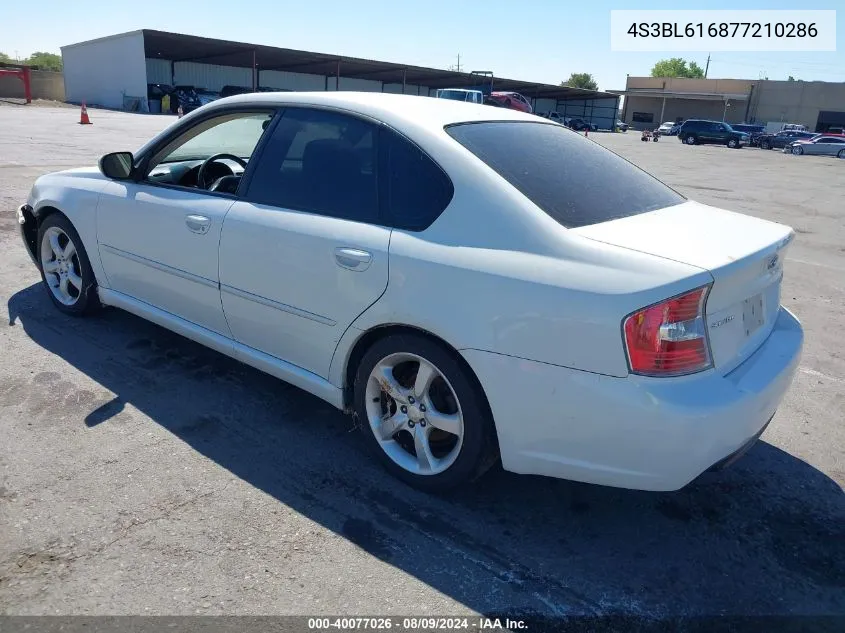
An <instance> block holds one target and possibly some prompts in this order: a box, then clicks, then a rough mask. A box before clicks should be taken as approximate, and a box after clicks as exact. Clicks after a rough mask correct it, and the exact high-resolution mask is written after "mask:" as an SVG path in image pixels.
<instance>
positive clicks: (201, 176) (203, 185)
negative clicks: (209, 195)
mask: <svg viewBox="0 0 845 633" xmlns="http://www.w3.org/2000/svg"><path fill="white" fill-rule="evenodd" d="M224 158H228V159H229V160H232V161H235V162H236V163H237V164H238V165H240V166H241V167H243V168H244V169H246V161H245V160H244V159H243V158H241V157H240V156H235V155H234V154H226V153H223V154H214V155H213V156H209V157H208V158H206V159H205V160H204V161H203V163H202V165H200V168H199V171H198V172H197V187H199V188H200V189H208V188H209V186H211V183H209V182H206V181H205V172H206V170H207V169H208V166H209V165H210V164H211V163H213V162H215V161H218V160H222V159H224ZM230 171H231V170H230Z"/></svg>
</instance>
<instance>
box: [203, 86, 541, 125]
mask: <svg viewBox="0 0 845 633" xmlns="http://www.w3.org/2000/svg"><path fill="white" fill-rule="evenodd" d="M233 105H244V106H258V107H261V106H264V107H284V106H318V107H319V106H324V107H334V108H339V109H344V110H349V111H351V112H356V113H358V114H363V115H365V116H370V117H373V118H375V119H378V120H381V121H384V122H385V123H388V124H396V125H401V124H402V123H412V124H414V125H415V126H423V127H426V128H430V129H435V128H439V129H442V128H443V127H444V126H447V125H450V124H453V123H470V122H477V121H528V122H531V123H537V122H538V120H539V119H538V117H536V116H534V115H532V114H528V113H525V112H520V111H518V110H511V109H505V108H494V107H491V106H486V105H480V104H474V103H468V102H464V101H452V100H450V99H435V98H433V97H420V96H416V95H397V94H385V93H381V92H351V91H349V92H347V91H340V92H265V93H250V94H244V95H236V96H233V97H226V98H225V99H218V100H217V101H214V102H213V103H211V104H209V105H207V106H205V107H206V108H207V110H205V111H206V112H209V111H211V110H212V109H222V108H226V107H227V106H233Z"/></svg>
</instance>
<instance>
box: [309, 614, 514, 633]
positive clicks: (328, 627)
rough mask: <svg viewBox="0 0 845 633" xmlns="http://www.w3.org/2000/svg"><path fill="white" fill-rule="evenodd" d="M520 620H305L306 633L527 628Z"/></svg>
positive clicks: (353, 618)
mask: <svg viewBox="0 0 845 633" xmlns="http://www.w3.org/2000/svg"><path fill="white" fill-rule="evenodd" d="M527 628H528V625H527V624H526V622H525V621H524V620H519V619H513V620H512V619H510V618H486V617H478V616H476V617H453V618H438V617H402V618H400V617H374V618H362V617H348V618H341V617H322V618H308V630H309V631H364V630H396V631H453V630H457V631H516V630H522V629H527Z"/></svg>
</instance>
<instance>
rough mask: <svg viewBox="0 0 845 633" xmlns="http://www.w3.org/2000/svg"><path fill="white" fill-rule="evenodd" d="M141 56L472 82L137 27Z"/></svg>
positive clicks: (496, 83) (508, 86) (525, 84)
mask: <svg viewBox="0 0 845 633" xmlns="http://www.w3.org/2000/svg"><path fill="white" fill-rule="evenodd" d="M142 33H143V34H144V52H145V55H146V57H148V58H151V59H166V60H168V61H172V62H199V63H205V64H215V65H220V66H236V67H239V68H252V67H253V61H254V62H255V65H256V67H257V68H258V70H283V71H290V72H297V73H308V74H314V75H325V76H329V77H334V76H336V75H337V74H338V69H339V70H340V73H339V74H340V76H341V77H348V78H350V79H372V80H374V81H382V82H384V83H392V84H401V83H403V81H404V83H407V84H415V85H422V86H426V87H428V88H454V87H460V86H465V85H472V84H473V83H475V82H477V81H478V78H477V77H476V76H473V75H471V74H470V73H461V72H454V71H449V70H439V69H436V68H425V67H422V66H408V65H405V64H395V63H392V62H380V61H375V60H371V59H361V58H358V57H346V56H343V55H330V54H327V53H313V52H310V51H299V50H293V49H289V48H277V47H275V46H264V45H261V44H246V43H244V42H232V41H228V40H218V39H212V38H208V37H199V36H197V35H184V34H181V33H168V32H166V31H154V30H149V29H143V31H142ZM493 89H494V90H501V91H513V92H520V93H522V94H523V95H525V96H526V97H529V98H537V99H595V98H611V99H615V98H617V95H613V94H610V93H606V92H597V91H593V90H583V89H581V88H570V87H566V86H555V85H552V84H541V83H534V82H529V81H519V80H516V79H501V78H499V77H494V79H493Z"/></svg>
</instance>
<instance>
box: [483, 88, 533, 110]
mask: <svg viewBox="0 0 845 633" xmlns="http://www.w3.org/2000/svg"><path fill="white" fill-rule="evenodd" d="M488 98H489V99H490V100H491V101H496V102H498V103H499V104H500V105H502V106H504V107H506V108H510V109H511V110H519V111H520V112H529V113H530V112H533V110H534V109H533V108H532V107H531V102H530V101H528V99H526V98H525V97H523V96H522V95H521V94H519V93H518V92H491V93H490V96H489V97H488Z"/></svg>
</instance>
